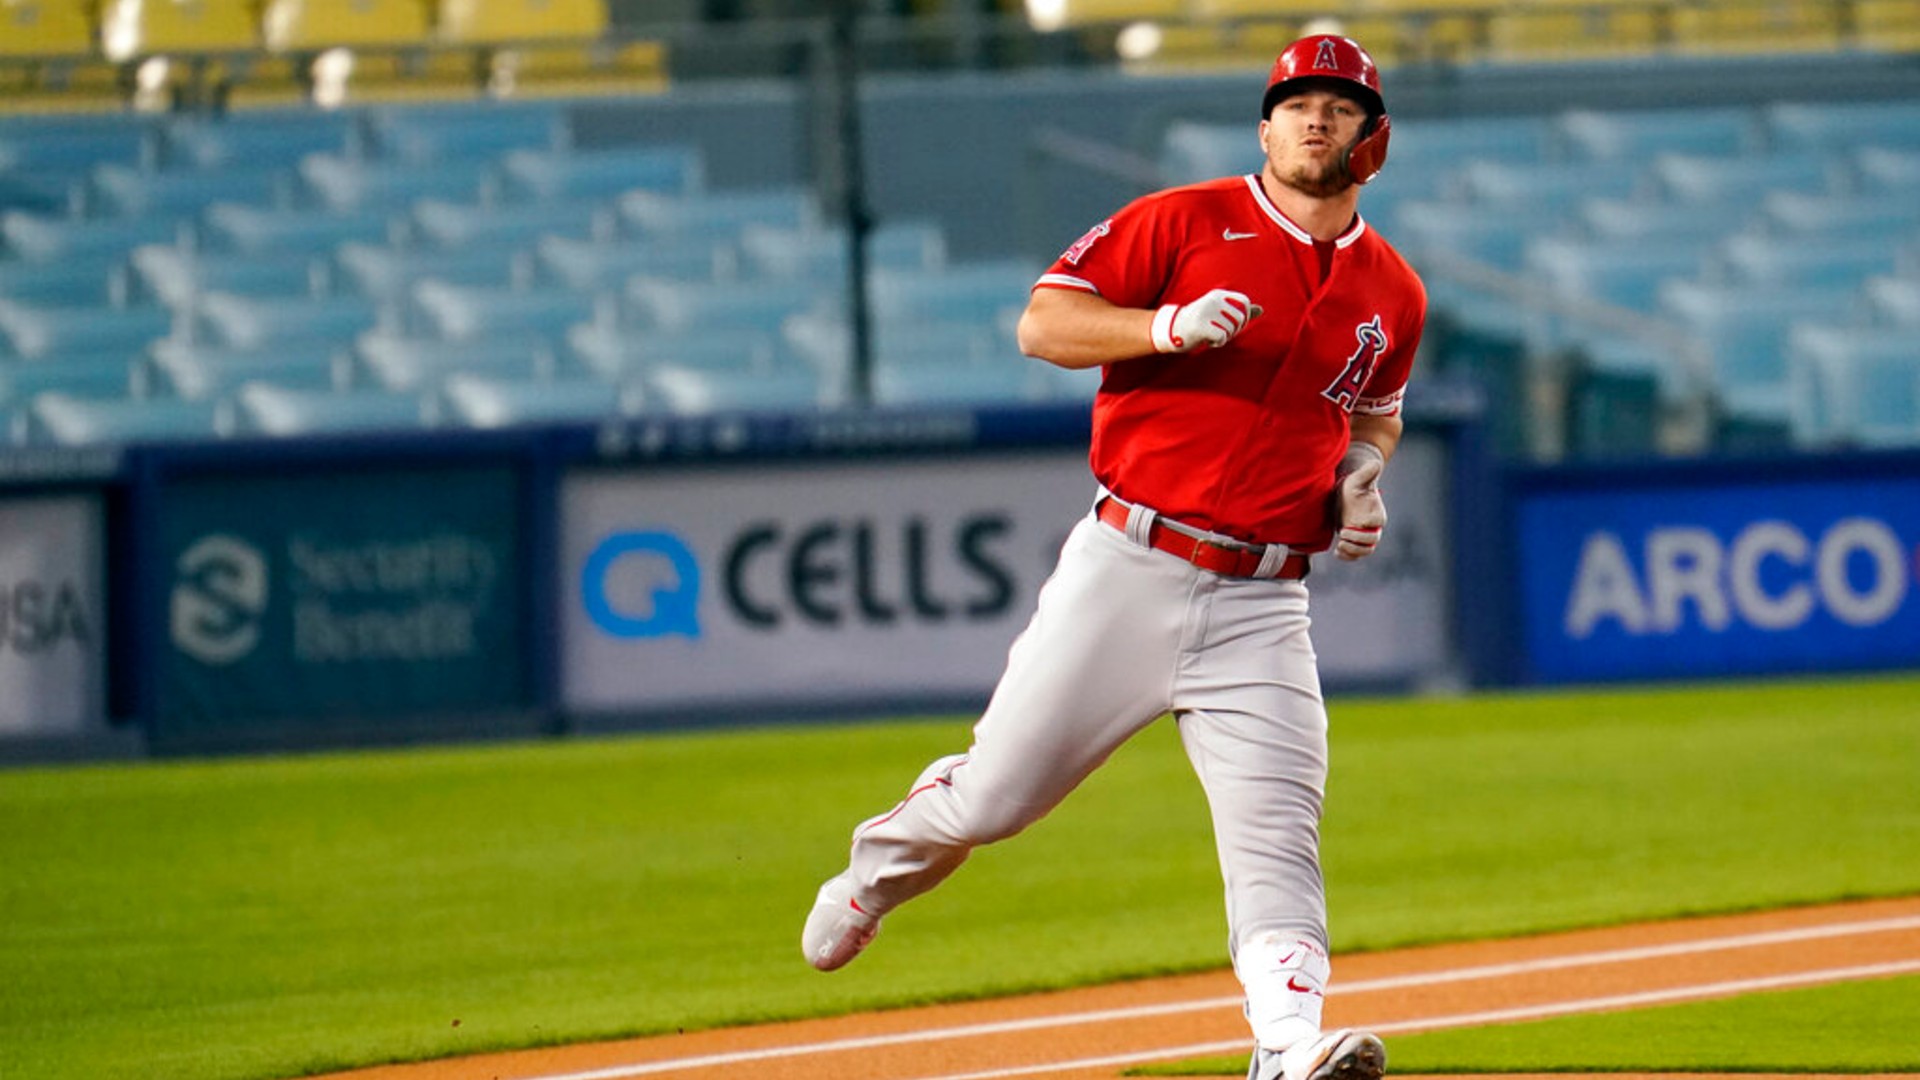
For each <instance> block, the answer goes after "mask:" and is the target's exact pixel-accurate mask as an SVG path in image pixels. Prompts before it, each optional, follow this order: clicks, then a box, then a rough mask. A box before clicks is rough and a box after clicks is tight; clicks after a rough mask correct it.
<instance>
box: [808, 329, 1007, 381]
mask: <svg viewBox="0 0 1920 1080" xmlns="http://www.w3.org/2000/svg"><path fill="white" fill-rule="evenodd" d="M872 333H873V340H872V343H871V346H870V347H871V349H872V353H873V361H874V366H875V368H876V369H878V368H880V367H882V366H887V367H896V368H943V367H968V366H974V365H979V364H982V363H985V362H986V361H988V360H989V359H990V358H992V359H1004V358H1005V353H1006V351H1007V350H1005V349H999V348H997V345H998V343H997V342H996V340H995V330H994V329H993V327H992V326H991V325H989V324H986V323H983V322H979V321H974V322H957V321H952V320H944V321H943V320H933V319H927V320H903V321H896V322H882V321H876V322H875V323H874V325H873V328H872ZM783 336H784V338H785V340H786V341H787V343H788V344H789V345H790V346H791V347H792V349H793V351H794V353H795V354H797V355H798V356H799V357H800V358H801V359H802V360H805V361H806V362H807V363H808V364H809V365H811V366H812V367H813V368H814V369H815V370H817V371H819V372H821V373H822V374H825V375H827V376H829V377H830V378H834V379H843V378H845V376H846V373H847V370H848V368H849V367H850V366H851V364H852V359H853V331H852V328H851V327H849V326H848V324H847V322H846V320H845V319H844V318H843V317H842V315H841V314H840V313H838V312H827V313H815V314H811V315H804V316H800V317H797V318H794V319H790V320H788V321H787V324H786V325H785V327H783ZM996 353H997V354H999V355H997V356H996V355H995V354H996Z"/></svg>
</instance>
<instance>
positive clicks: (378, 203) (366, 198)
mask: <svg viewBox="0 0 1920 1080" xmlns="http://www.w3.org/2000/svg"><path fill="white" fill-rule="evenodd" d="M485 179H486V178H485V175H484V174H483V173H481V172H480V171H479V170H477V169H473V168H466V167H448V166H444V165H433V164H428V165H412V164H406V163H401V162H370V161H362V160H359V159H357V158H347V157H342V156H340V155H339V154H309V155H308V156H307V157H305V158H303V159H301V162H300V180H301V183H302V184H303V185H304V189H305V191H306V193H307V195H308V196H309V197H310V198H311V199H312V200H313V201H314V202H315V203H317V204H319V205H321V206H325V207H326V208H327V209H329V210H332V211H334V212H335V213H346V212H349V211H356V210H375V209H380V210H387V211H389V212H398V211H403V210H405V209H406V208H408V207H409V206H411V205H412V204H413V203H414V201H415V200H418V199H446V200H451V201H456V202H458V201H467V200H472V199H476V198H478V197H479V196H480V193H481V191H482V189H483V187H484V186H485Z"/></svg>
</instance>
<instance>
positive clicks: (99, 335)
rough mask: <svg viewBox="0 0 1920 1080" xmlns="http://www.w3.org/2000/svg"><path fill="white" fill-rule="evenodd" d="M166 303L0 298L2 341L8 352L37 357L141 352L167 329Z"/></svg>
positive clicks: (171, 320) (169, 324) (171, 323)
mask: <svg viewBox="0 0 1920 1080" xmlns="http://www.w3.org/2000/svg"><path fill="white" fill-rule="evenodd" d="M173 329H174V314H173V312H171V311H168V310H166V309H165V308H94V307H41V306H35V305H30V304H23V303H20V302H18V301H13V300H0V340H4V341H5V343H6V346H7V351H8V352H10V354H11V355H13V356H16V357H20V358H22V359H27V360H40V359H48V358H53V357H59V356H63V355H68V354H73V353H94V354H99V353H110V352H115V351H119V352H123V353H124V354H125V355H126V356H127V357H133V356H137V355H139V354H141V353H142V352H143V351H144V350H145V349H146V347H147V344H148V343H149V342H152V341H155V340H158V339H160V338H163V337H166V336H167V335H169V334H171V333H172V332H173Z"/></svg>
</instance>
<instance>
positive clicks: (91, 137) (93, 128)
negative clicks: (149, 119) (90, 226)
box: [0, 120, 159, 172]
mask: <svg viewBox="0 0 1920 1080" xmlns="http://www.w3.org/2000/svg"><path fill="white" fill-rule="evenodd" d="M158 154H159V143H158V140H157V138H156V136H155V133H154V131H153V129H152V127H151V126H150V125H149V124H148V123H145V122H139V121H135V122H128V121H124V120H122V121H94V122H91V123H68V124H62V125H58V126H47V125H35V124H19V125H16V124H14V123H11V122H0V172H75V171H81V172H84V171H85V170H87V169H91V168H93V167H94V166H95V165H102V164H108V163H111V164H115V165H126V166H129V167H135V168H138V167H140V166H147V167H152V166H153V165H154V164H155V162H156V161H157V159H158Z"/></svg>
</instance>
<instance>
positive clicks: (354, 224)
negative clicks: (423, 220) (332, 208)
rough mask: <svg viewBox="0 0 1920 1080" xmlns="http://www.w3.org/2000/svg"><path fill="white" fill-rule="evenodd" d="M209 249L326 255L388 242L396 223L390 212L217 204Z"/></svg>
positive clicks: (209, 221)
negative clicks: (355, 244)
mask: <svg viewBox="0 0 1920 1080" xmlns="http://www.w3.org/2000/svg"><path fill="white" fill-rule="evenodd" d="M201 220H202V223H203V225H204V231H205V234H206V237H207V242H208V246H209V247H212V248H217V249H222V250H226V251H278V252H311V253H314V254H324V253H327V252H331V251H332V250H333V249H334V248H336V247H338V246H340V245H341V244H344V243H346V242H347V241H349V240H359V241H363V242H366V243H383V242H385V241H386V240H388V239H389V238H390V236H391V235H392V233H393V230H394V223H393V221H392V220H391V218H390V217H389V215H388V214H387V213H386V211H384V210H366V211H356V212H353V213H346V214H333V213H326V212H323V211H319V210H302V209H295V210H283V209H263V208H261V207H257V206H246V205H243V204H241V203H227V202H222V203H215V204H213V205H212V206H210V207H208V208H207V210H206V213H205V214H203V215H202V217H201Z"/></svg>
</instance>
